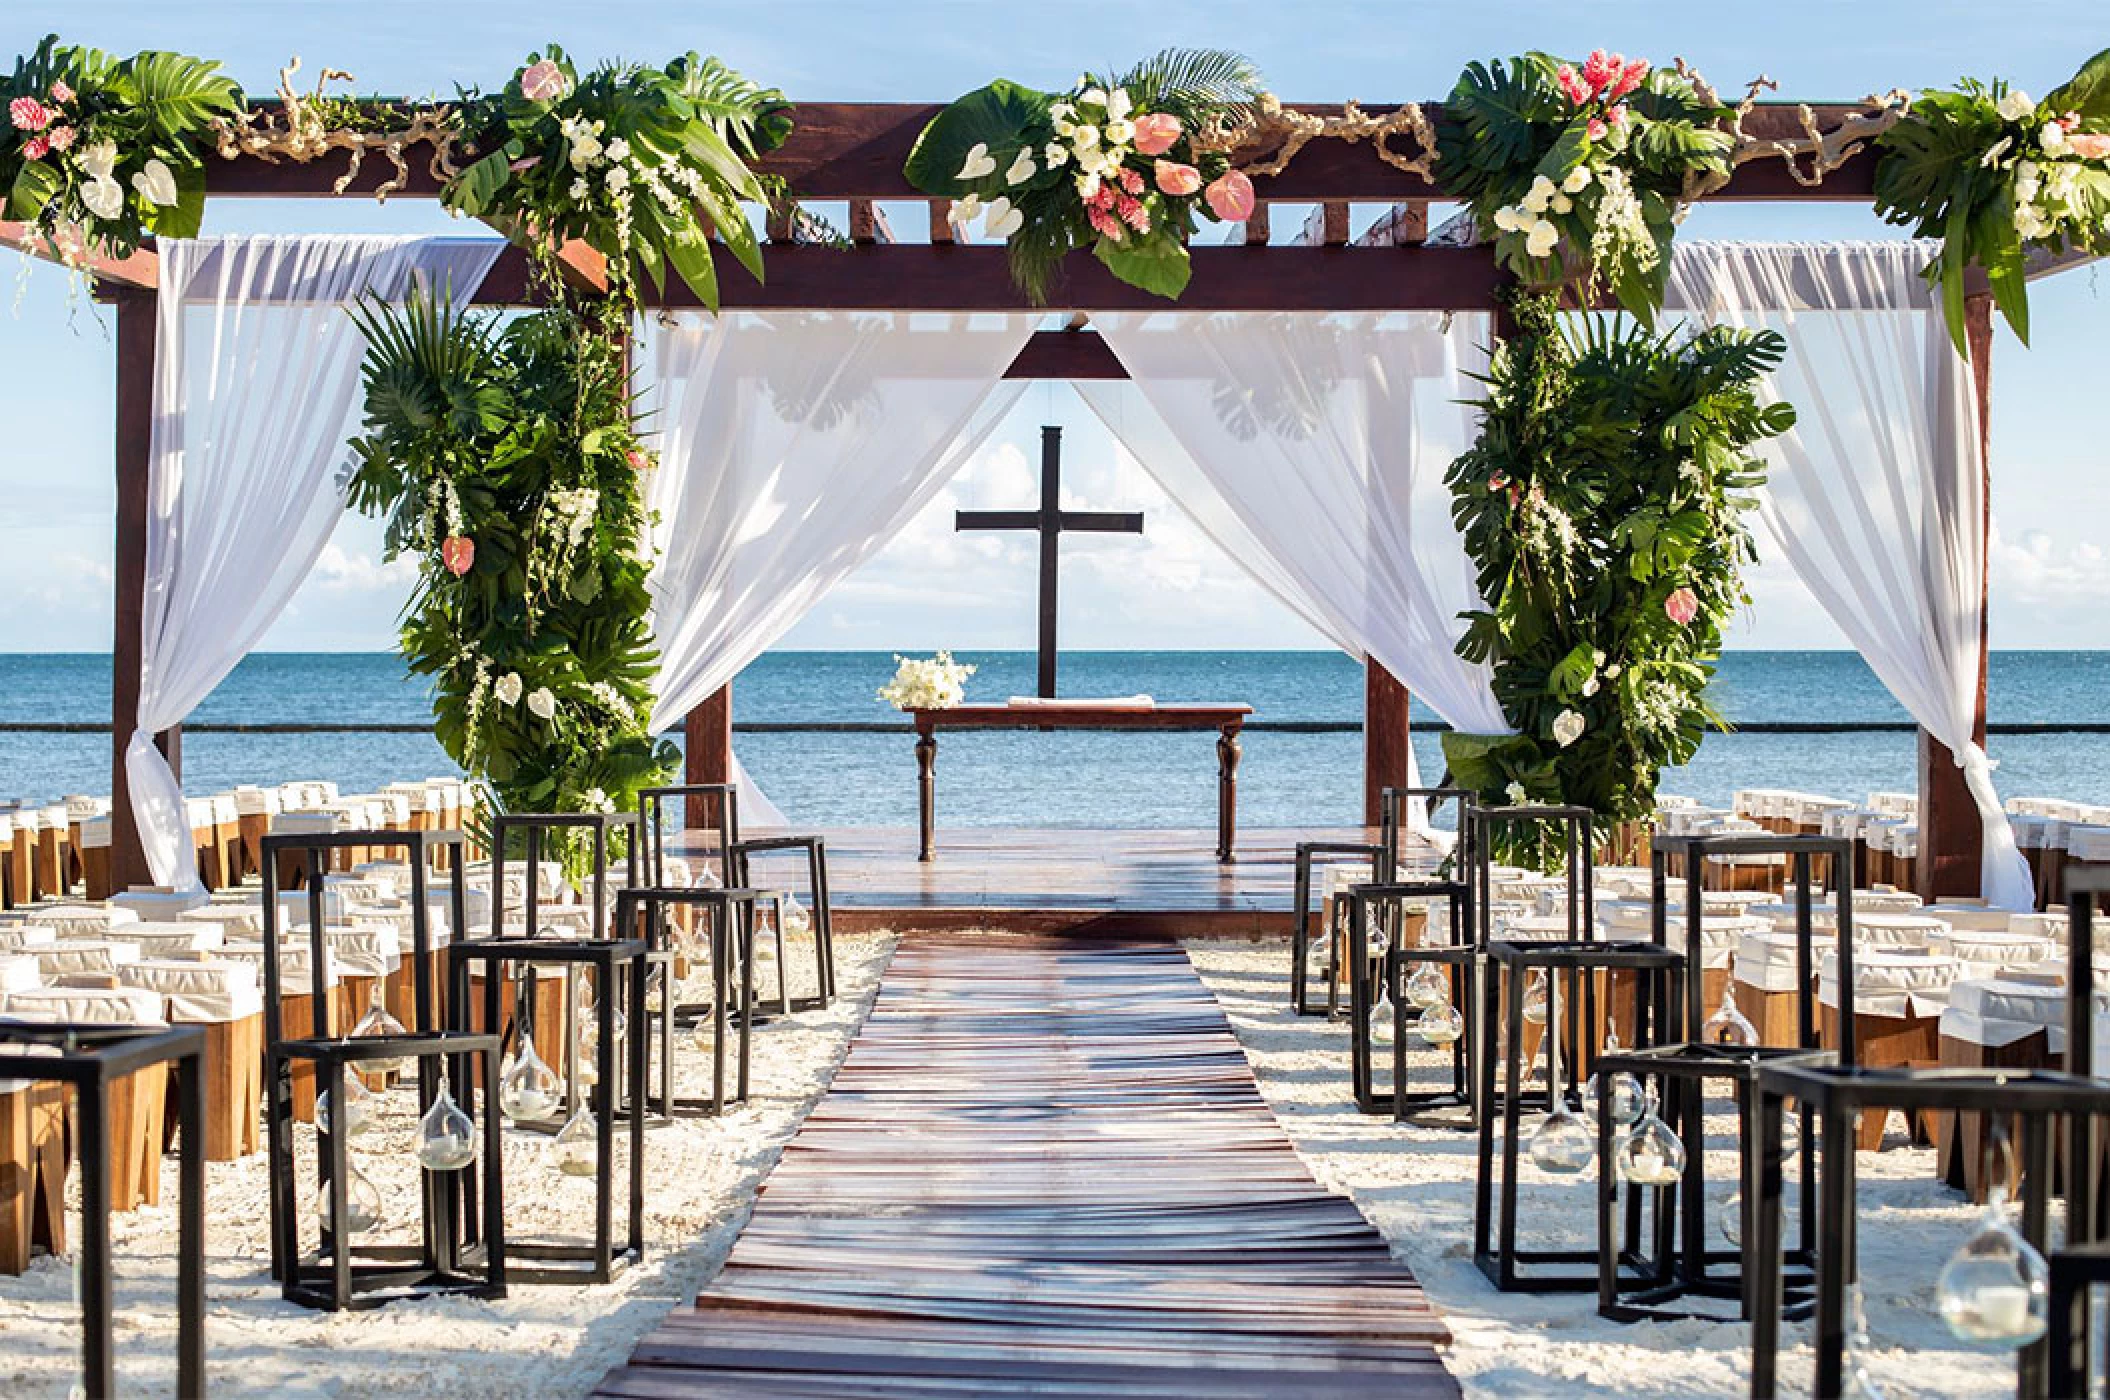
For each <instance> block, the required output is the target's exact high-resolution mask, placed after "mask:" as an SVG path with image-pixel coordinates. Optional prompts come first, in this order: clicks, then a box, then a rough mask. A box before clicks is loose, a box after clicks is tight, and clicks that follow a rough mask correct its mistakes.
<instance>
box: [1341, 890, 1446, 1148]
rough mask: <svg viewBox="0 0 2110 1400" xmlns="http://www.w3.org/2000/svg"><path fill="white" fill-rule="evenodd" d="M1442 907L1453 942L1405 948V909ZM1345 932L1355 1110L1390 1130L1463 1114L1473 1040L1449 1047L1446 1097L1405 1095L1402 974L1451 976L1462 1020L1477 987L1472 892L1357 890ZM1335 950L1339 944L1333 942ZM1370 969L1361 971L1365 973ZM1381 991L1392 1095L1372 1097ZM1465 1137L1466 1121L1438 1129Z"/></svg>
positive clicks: (1406, 1025) (1407, 1026) (1432, 1092)
mask: <svg viewBox="0 0 2110 1400" xmlns="http://www.w3.org/2000/svg"><path fill="white" fill-rule="evenodd" d="M1410 900H1414V901H1420V900H1445V901H1448V903H1449V905H1450V915H1451V920H1450V923H1451V930H1452V941H1451V942H1449V943H1438V944H1430V943H1427V942H1424V943H1422V944H1421V945H1420V946H1418V947H1413V948H1409V947H1406V946H1404V932H1405V927H1406V909H1405V905H1406V904H1407V902H1408V901H1410ZM1346 902H1347V904H1348V907H1349V916H1348V929H1347V931H1346V935H1345V937H1346V940H1347V943H1348V946H1349V947H1350V948H1351V949H1354V950H1356V954H1357V958H1358V963H1357V975H1355V976H1354V977H1351V978H1350V979H1349V1018H1348V1019H1349V1030H1348V1034H1349V1041H1348V1045H1349V1056H1348V1058H1349V1080H1350V1085H1351V1089H1352V1092H1353V1094H1354V1097H1355V1106H1356V1107H1357V1108H1358V1109H1360V1110H1361V1111H1362V1112H1364V1113H1371V1114H1389V1115H1391V1117H1392V1119H1393V1121H1394V1122H1399V1123H1404V1122H1406V1121H1407V1120H1408V1119H1409V1118H1411V1117H1414V1116H1416V1115H1419V1114H1424V1113H1428V1112H1431V1111H1433V1110H1437V1109H1450V1108H1467V1109H1470V1108H1471V1107H1472V1103H1473V1075H1472V1066H1473V1059H1472V1056H1471V1054H1470V1053H1469V1043H1470V1037H1468V1036H1465V1035H1460V1036H1459V1037H1458V1039H1457V1040H1455V1041H1453V1042H1452V1043H1451V1047H1450V1051H1451V1056H1450V1058H1451V1083H1450V1087H1449V1088H1447V1089H1421V1090H1411V1089H1408V1088H1407V1037H1408V1036H1409V1035H1410V1034H1411V1033H1412V1023H1411V1022H1410V1021H1409V1020H1408V1018H1407V1008H1406V1001H1405V997H1404V995H1403V988H1404V986H1405V981H1406V979H1405V977H1404V976H1403V973H1404V969H1405V967H1406V966H1407V965H1408V964H1410V963H1428V964H1433V965H1436V966H1440V967H1444V968H1447V969H1449V970H1450V971H1449V972H1448V973H1447V974H1446V980H1447V981H1448V982H1449V983H1450V985H1451V989H1452V995H1453V996H1454V997H1455V998H1457V1001H1455V1002H1454V1003H1453V1004H1454V1005H1458V1006H1459V1010H1460V1014H1461V1016H1463V1015H1466V1014H1467V1013H1466V1012H1465V1010H1464V1007H1465V1006H1467V1005H1470V1004H1471V1003H1472V1001H1473V998H1474V994H1475V992H1476V989H1477V988H1478V985H1479V962H1480V954H1479V950H1478V949H1476V948H1475V947H1473V944H1472V930H1473V929H1474V927H1475V926H1476V925H1475V921H1474V919H1473V907H1472V904H1473V888H1472V885H1471V884H1470V883H1468V882H1466V881H1464V880H1412V881H1396V882H1393V883H1389V884H1374V885H1358V886H1356V887H1355V888H1354V889H1353V890H1351V891H1350V892H1349V896H1348V899H1347V901H1346ZM1373 927H1376V928H1380V929H1383V930H1384V931H1385V949H1384V951H1383V952H1382V953H1380V954H1377V955H1375V956H1372V955H1371V954H1370V952H1369V938H1370V930H1371V929H1372V928H1373ZM1335 942H1336V945H1338V944H1339V943H1340V942H1341V936H1338V935H1337V936H1336V939H1335ZM1366 968H1367V969H1368V970H1367V971H1365V969H1366ZM1378 986H1383V987H1384V988H1385V990H1386V992H1387V994H1388V995H1389V996H1390V998H1391V1005H1392V1046H1391V1061H1392V1064H1391V1075H1390V1081H1389V1082H1390V1085H1391V1087H1390V1088H1389V1089H1388V1090H1386V1091H1384V1092H1382V1093H1380V1092H1379V1091H1378V1089H1377V1084H1376V1081H1377V1048H1378V1047H1377V1044H1376V1037H1375V1035H1374V1034H1373V1032H1372V1028H1371V1024H1370V1018H1371V1015H1372V1013H1373V1011H1374V1008H1375V1003H1376V1000H1377V998H1376V996H1375V994H1374V989H1375V988H1376V987H1378ZM1434 1126H1443V1127H1455V1128H1458V1129H1460V1130H1470V1129H1471V1128H1472V1127H1473V1126H1474V1123H1473V1120H1472V1118H1471V1116H1470V1115H1469V1114H1468V1116H1467V1117H1466V1118H1465V1119H1463V1120H1458V1121H1453V1122H1445V1123H1442V1124H1435V1125H1434Z"/></svg>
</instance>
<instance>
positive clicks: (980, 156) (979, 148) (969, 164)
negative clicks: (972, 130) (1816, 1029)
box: [953, 141, 996, 180]
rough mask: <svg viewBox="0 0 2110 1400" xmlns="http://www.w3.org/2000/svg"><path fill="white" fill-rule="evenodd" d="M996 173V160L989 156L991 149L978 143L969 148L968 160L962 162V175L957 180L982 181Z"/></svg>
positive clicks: (956, 177)
mask: <svg viewBox="0 0 2110 1400" xmlns="http://www.w3.org/2000/svg"><path fill="white" fill-rule="evenodd" d="M995 173H996V158H995V157H994V156H992V155H990V154H989V147H988V146H987V145H986V144H985V143H983V142H981V141H977V142H975V143H974V144H973V145H972V146H969V147H968V148H967V159H965V160H963V161H961V162H960V173H959V174H957V175H955V176H953V178H954V179H955V180H980V179H982V178H984V177H985V176H989V175H994V174H995Z"/></svg>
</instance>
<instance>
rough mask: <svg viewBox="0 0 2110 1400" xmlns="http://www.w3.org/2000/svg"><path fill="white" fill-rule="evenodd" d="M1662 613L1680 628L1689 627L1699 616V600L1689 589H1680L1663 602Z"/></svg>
mask: <svg viewBox="0 0 2110 1400" xmlns="http://www.w3.org/2000/svg"><path fill="white" fill-rule="evenodd" d="M1663 612H1664V615H1665V616H1667V617H1668V618H1670V620H1671V621H1672V622H1675V623H1677V624H1678V625H1679V626H1680V627H1690V626H1691V625H1692V620H1693V619H1694V618H1696V617H1698V616H1699V615H1700V600H1699V598H1698V597H1697V596H1695V595H1694V593H1693V591H1692V590H1691V589H1690V588H1680V589H1677V590H1675V591H1674V592H1672V593H1671V595H1670V596H1669V597H1668V598H1665V599H1664V600H1663Z"/></svg>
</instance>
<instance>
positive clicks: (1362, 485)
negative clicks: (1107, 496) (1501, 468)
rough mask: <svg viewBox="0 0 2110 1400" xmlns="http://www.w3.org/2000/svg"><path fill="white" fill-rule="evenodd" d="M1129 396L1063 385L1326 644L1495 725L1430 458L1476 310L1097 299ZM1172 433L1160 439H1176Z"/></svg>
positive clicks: (1459, 440)
mask: <svg viewBox="0 0 2110 1400" xmlns="http://www.w3.org/2000/svg"><path fill="white" fill-rule="evenodd" d="M1092 324H1093V326H1094V327H1096V328H1097V329H1098V330H1099V332H1100V333H1101V334H1102V335H1104V336H1105V337H1106V343H1107V345H1108V346H1109V347H1110V348H1111V349H1112V350H1113V352H1114V354H1115V356H1116V357H1117V358H1119V360H1120V361H1121V363H1122V365H1123V367H1125V368H1126V369H1127V370H1128V373H1129V376H1130V379H1131V380H1132V382H1133V385H1134V392H1135V393H1136V394H1138V395H1140V398H1141V400H1142V401H1143V402H1144V403H1147V404H1148V406H1149V408H1150V409H1152V410H1154V411H1155V416H1156V418H1157V419H1158V420H1160V422H1153V421H1151V418H1149V417H1147V416H1145V415H1143V414H1141V413H1139V412H1138V411H1137V410H1138V407H1139V405H1138V404H1137V402H1136V400H1134V399H1124V396H1123V394H1122V392H1121V390H1120V389H1119V388H1117V387H1115V386H1109V385H1104V384H1080V385H1079V386H1078V392H1079V393H1080V394H1081V395H1083V397H1084V399H1085V402H1086V403H1088V404H1090V405H1091V406H1092V408H1093V409H1094V411H1095V412H1097V413H1098V414H1099V416H1100V417H1101V418H1103V419H1105V420H1106V422H1107V425H1108V427H1109V428H1111V429H1112V430H1113V432H1114V434H1115V436H1117V437H1119V438H1120V439H1122V441H1123V444H1124V445H1125V446H1126V447H1127V448H1128V449H1129V451H1131V452H1132V453H1134V454H1135V455H1136V456H1137V458H1138V459H1139V460H1141V461H1142V463H1143V465H1144V467H1145V468H1146V469H1147V470H1148V471H1149V472H1150V473H1151V475H1152V476H1153V477H1155V478H1156V480H1157V481H1158V483H1159V485H1161V486H1162V487H1164V489H1165V493H1166V494H1167V495H1169V496H1171V497H1172V498H1173V499H1174V500H1176V501H1178V502H1179V504H1180V506H1181V507H1182V508H1183V509H1184V510H1186V511H1187V512H1188V513H1189V514H1190V515H1192V516H1193V517H1194V519H1195V520H1196V522H1197V523H1198V524H1199V525H1200V526H1201V528H1202V529H1203V531H1204V532H1205V533H1207V534H1208V535H1209V536H1210V537H1211V538H1212V539H1214V540H1215V541H1216V542H1217V543H1218V544H1219V545H1221V546H1223V548H1224V549H1225V550H1226V552H1228V553H1229V554H1230V555H1231V557H1232V558H1234V559H1237V560H1239V561H1240V562H1241V563H1244V564H1245V565H1247V567H1248V568H1249V569H1250V570H1251V571H1252V573H1253V575H1254V577H1255V578H1256V579H1257V580H1258V581H1259V582H1260V583H1261V584H1262V585H1263V586H1264V587H1266V588H1267V589H1268V590H1269V591H1270V592H1273V593H1274V594H1275V595H1276V596H1277V597H1279V598H1281V599H1282V600H1283V601H1284V602H1285V603H1287V604H1288V605H1289V606H1290V607H1291V608H1292V609H1294V610H1295V611H1296V612H1297V613H1298V614H1299V615H1300V616H1302V617H1304V618H1305V619H1306V620H1307V621H1309V622H1310V623H1311V624H1312V625H1313V626H1314V627H1316V628H1318V630H1319V631H1321V632H1323V633H1324V634H1325V635H1326V636H1327V637H1328V638H1330V639H1331V640H1332V641H1333V642H1334V643H1335V644H1336V645H1338V646H1340V647H1341V648H1342V649H1343V650H1345V651H1347V652H1349V653H1351V654H1352V655H1355V656H1357V657H1359V658H1367V659H1370V660H1374V661H1376V662H1377V663H1378V664H1379V665H1381V666H1383V667H1384V668H1385V669H1386V670H1388V671H1390V672H1391V673H1392V674H1393V675H1394V676H1396V677H1397V678H1398V679H1399V680H1400V682H1401V683H1402V684H1403V685H1405V686H1406V687H1407V689H1408V690H1409V691H1411V692H1412V693H1414V694H1416V695H1418V696H1420V697H1421V698H1422V700H1423V701H1425V702H1426V703H1427V704H1428V705H1429V707H1430V708H1431V709H1433V710H1435V711H1436V713H1438V714H1439V715H1442V716H1443V718H1444V719H1446V720H1447V721H1449V722H1450V723H1451V724H1452V725H1453V726H1454V727H1456V728H1458V729H1462V730H1466V731H1469V732H1472V733H1481V734H1504V733H1508V732H1509V731H1510V725H1509V722H1508V720H1507V719H1506V718H1505V717H1504V716H1503V714H1502V708H1501V706H1500V705H1499V704H1497V703H1496V701H1495V698H1494V692H1493V689H1492V686H1491V684H1490V675H1489V671H1488V668H1487V667H1485V666H1476V665H1472V664H1470V663H1468V662H1466V661H1464V660H1462V659H1461V658H1460V657H1459V656H1458V654H1457V651H1456V643H1457V639H1458V636H1459V634H1460V632H1461V631H1462V630H1463V627H1464V624H1463V623H1461V622H1460V621H1459V620H1458V614H1459V613H1461V612H1463V611H1465V610H1467V609H1469V608H1473V607H1477V606H1478V605H1479V602H1480V598H1479V593H1478V590H1477V588H1476V587H1475V585H1474V582H1473V575H1472V566H1471V564H1470V562H1469V561H1468V560H1467V559H1466V556H1465V550H1464V547H1463V545H1462V544H1461V543H1460V541H1459V538H1458V532H1457V530H1456V528H1455V527H1454V526H1453V525H1452V524H1451V497H1450V491H1449V490H1448V488H1446V487H1445V486H1444V484H1443V474H1444V470H1445V469H1446V468H1447V467H1448V466H1449V465H1450V463H1451V461H1452V459H1454V458H1455V457H1457V456H1458V454H1459V453H1461V452H1462V451H1464V450H1465V448H1466V446H1467V445H1468V444H1469V443H1470V442H1471V441H1472V435H1473V429H1474V413H1473V411H1472V410H1471V409H1469V408H1467V407H1465V406H1464V404H1462V403H1461V402H1460V400H1462V399H1465V398H1469V397H1471V395H1470V392H1469V388H1470V386H1469V381H1467V380H1466V379H1465V377H1464V376H1465V375H1466V374H1468V373H1471V372H1474V371H1476V370H1478V369H1480V368H1482V367H1483V366H1484V364H1485V352H1484V349H1483V347H1484V346H1485V344H1486V342H1487V338H1488V321H1487V318H1486V317H1485V316H1455V317H1450V318H1445V317H1443V316H1441V315H1438V314H1435V313H1429V312H1390V313H1293V314H1281V315H1256V314H1229V313H1226V314H1208V315H1198V314H1182V313H1178V312H1154V313H1147V314H1137V313H1119V314H1114V313H1095V314H1094V315H1093V317H1092ZM1175 444H1176V448H1175Z"/></svg>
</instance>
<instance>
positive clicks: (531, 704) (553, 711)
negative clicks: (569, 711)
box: [527, 685, 557, 719]
mask: <svg viewBox="0 0 2110 1400" xmlns="http://www.w3.org/2000/svg"><path fill="white" fill-rule="evenodd" d="M527 707H528V712H529V713H530V714H532V715H534V716H535V718H537V719H555V718H556V717H557V697H556V696H555V695H552V694H551V693H550V688H549V687H548V686H546V685H543V686H537V687H536V688H535V689H534V691H533V692H531V693H530V694H529V695H528V698H527Z"/></svg>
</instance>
